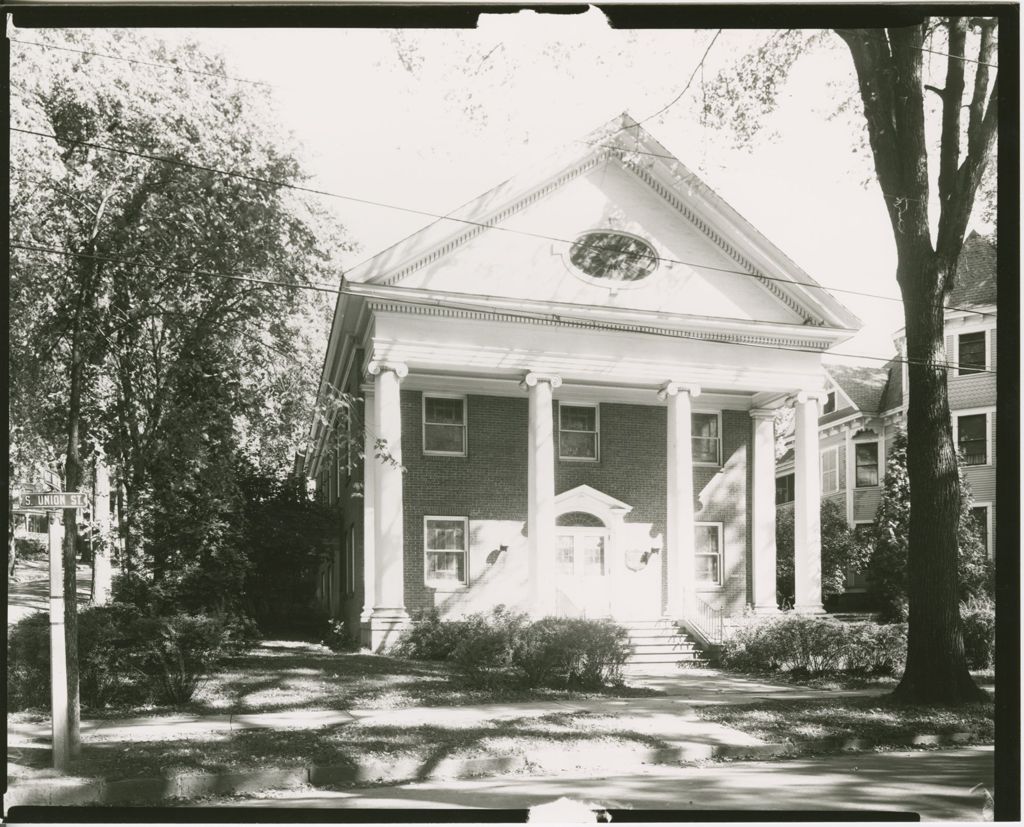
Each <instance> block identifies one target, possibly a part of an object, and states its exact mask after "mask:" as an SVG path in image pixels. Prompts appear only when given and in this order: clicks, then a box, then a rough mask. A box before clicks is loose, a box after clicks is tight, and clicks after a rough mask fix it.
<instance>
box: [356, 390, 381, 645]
mask: <svg viewBox="0 0 1024 827" xmlns="http://www.w3.org/2000/svg"><path fill="white" fill-rule="evenodd" d="M374 399H375V397H374V394H373V392H372V391H367V392H366V394H365V395H364V397H363V611H362V614H360V616H359V621H360V623H362V624H366V623H368V622H369V620H370V617H371V616H372V615H373V607H374V606H375V605H376V604H377V581H376V579H375V574H374V565H373V564H374V542H373V541H374V535H375V534H376V533H377V527H376V524H375V523H374V516H373V504H374V500H375V493H376V492H375V488H376V486H377V476H376V470H377V459H376V457H375V456H374V443H375V441H376V434H377V417H376V411H375V410H374V407H375V404H374ZM362 643H363V644H364V645H366V646H369V645H370V640H369V638H368V637H366V636H365V635H364V636H363V640H362Z"/></svg>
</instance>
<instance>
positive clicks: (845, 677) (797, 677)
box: [728, 669, 995, 692]
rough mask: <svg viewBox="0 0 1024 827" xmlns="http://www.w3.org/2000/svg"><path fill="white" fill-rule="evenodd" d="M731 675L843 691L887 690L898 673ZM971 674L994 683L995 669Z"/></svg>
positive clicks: (985, 683)
mask: <svg viewBox="0 0 1024 827" xmlns="http://www.w3.org/2000/svg"><path fill="white" fill-rule="evenodd" d="M728 671H730V672H732V673H733V674H737V675H742V676H743V677H749V678H753V679H755V680H764V681H771V682H774V683H780V682H781V683H792V684H794V685H796V686H806V687H808V688H810V689H828V690H839V691H842V690H847V689H877V690H878V691H880V692H885V691H891V690H893V689H895V688H896V685H897V684H898V683H899V682H900V680H899V675H861V674H855V673H844V672H830V673H826V674H821V675H815V674H809V673H806V672H799V671H767V670H766V671H763V672H747V671H739V670H728ZM971 676H972V677H973V678H974V681H975V683H977V684H978V685H979V686H983V687H991V686H992V685H993V684H994V683H995V670H993V669H978V670H972V671H971Z"/></svg>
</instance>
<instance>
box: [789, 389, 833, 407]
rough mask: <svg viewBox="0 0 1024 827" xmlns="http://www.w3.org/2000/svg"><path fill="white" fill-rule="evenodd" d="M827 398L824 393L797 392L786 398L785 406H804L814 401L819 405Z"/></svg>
mask: <svg viewBox="0 0 1024 827" xmlns="http://www.w3.org/2000/svg"><path fill="white" fill-rule="evenodd" d="M827 398H828V394H827V393H825V391H823V390H821V391H797V392H796V393H794V394H791V395H790V396H788V397H787V398H786V405H788V406H794V405H805V404H806V403H808V402H810V401H811V400H814V401H815V402H818V403H819V404H820V403H822V402H824V401H825V400H826V399H827Z"/></svg>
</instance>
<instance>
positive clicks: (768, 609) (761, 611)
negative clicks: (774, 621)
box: [754, 605, 782, 616]
mask: <svg viewBox="0 0 1024 827" xmlns="http://www.w3.org/2000/svg"><path fill="white" fill-rule="evenodd" d="M754 614H756V615H759V616H763V615H778V614H782V610H781V609H779V607H778V606H772V605H768V606H755V607H754Z"/></svg>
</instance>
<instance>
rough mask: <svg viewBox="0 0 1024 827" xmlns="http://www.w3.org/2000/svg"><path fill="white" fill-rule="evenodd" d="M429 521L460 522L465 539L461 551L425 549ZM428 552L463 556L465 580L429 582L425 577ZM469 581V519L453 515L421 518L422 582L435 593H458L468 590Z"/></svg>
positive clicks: (435, 515) (434, 515)
mask: <svg viewBox="0 0 1024 827" xmlns="http://www.w3.org/2000/svg"><path fill="white" fill-rule="evenodd" d="M431 520H451V521H455V520H459V521H461V522H462V525H463V526H464V528H463V534H462V536H463V537H464V538H465V542H464V543H463V545H464V546H465V547H464V548H463V549H462V550H461V551H459V550H458V549H440V548H428V547H427V536H428V535H427V524H428V523H429V522H430V521H431ZM430 552H438V553H444V552H450V553H456V554H462V555H464V557H465V562H464V564H463V567H462V571H463V574H464V575H465V578H466V579H465V580H457V581H456V580H431V579H430V578H429V577H428V576H427V554H429V553H430ZM469 581H470V577H469V517H464V516H462V515H454V516H447V517H446V516H444V515H439V514H428V515H425V516H424V517H423V582H424V584H425V585H427V586H429V587H430V588H432V589H435V590H436V591H439V592H458V591H463V590H465V589H467V588H469Z"/></svg>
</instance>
